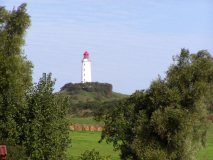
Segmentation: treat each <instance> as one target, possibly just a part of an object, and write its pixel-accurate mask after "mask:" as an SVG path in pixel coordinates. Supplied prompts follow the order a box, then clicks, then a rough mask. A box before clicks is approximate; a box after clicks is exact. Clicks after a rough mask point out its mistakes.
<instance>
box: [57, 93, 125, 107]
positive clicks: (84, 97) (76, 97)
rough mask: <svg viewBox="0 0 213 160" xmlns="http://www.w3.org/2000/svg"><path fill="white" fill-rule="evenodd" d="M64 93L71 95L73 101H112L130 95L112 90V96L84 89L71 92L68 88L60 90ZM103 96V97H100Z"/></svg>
mask: <svg viewBox="0 0 213 160" xmlns="http://www.w3.org/2000/svg"><path fill="white" fill-rule="evenodd" d="M60 93H62V94H63V95H67V96H69V97H70V99H71V101H72V103H74V104H76V103H82V102H89V101H111V100H120V99H123V98H128V97H129V95H126V94H121V93H116V92H112V95H111V96H105V95H103V94H100V93H98V92H87V91H84V90H81V91H80V92H79V93H75V94H73V93H71V92H70V91H67V90H62V91H60ZM100 96H101V98H100Z"/></svg>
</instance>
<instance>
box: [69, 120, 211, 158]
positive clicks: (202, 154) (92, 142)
mask: <svg viewBox="0 0 213 160" xmlns="http://www.w3.org/2000/svg"><path fill="white" fill-rule="evenodd" d="M72 120H73V121H74V122H76V123H80V124H83V123H84V124H96V123H97V122H96V123H95V121H94V120H93V119H92V118H91V117H89V118H74V119H73V118H72ZM81 122H83V123H81ZM69 134H70V138H71V139H72V143H71V147H70V148H69V149H68V150H67V155H68V158H71V157H73V158H75V159H77V158H78V157H79V156H80V155H81V154H83V153H84V152H85V151H86V150H90V151H91V150H92V149H95V150H96V151H99V153H100V155H101V156H107V155H111V158H112V160H119V152H118V151H116V152H115V151H113V149H114V148H113V145H112V144H107V143H106V142H105V141H103V142H102V143H98V141H99V140H100V138H101V132H92V131H70V132H69ZM212 159H213V124H212V127H211V131H210V133H209V135H208V142H207V146H206V148H203V149H202V150H201V151H199V153H198V154H197V157H196V160H212Z"/></svg>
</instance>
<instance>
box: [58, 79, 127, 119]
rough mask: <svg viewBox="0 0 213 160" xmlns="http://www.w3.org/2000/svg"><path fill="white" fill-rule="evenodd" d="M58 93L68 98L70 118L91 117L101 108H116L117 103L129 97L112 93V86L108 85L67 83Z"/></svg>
mask: <svg viewBox="0 0 213 160" xmlns="http://www.w3.org/2000/svg"><path fill="white" fill-rule="evenodd" d="M60 93H61V94H62V95H64V96H68V97H69V99H70V101H71V104H70V106H69V114H70V117H75V118H79V117H92V116H93V115H94V113H95V112H96V111H98V110H99V109H100V108H101V107H104V108H106V109H110V108H112V107H117V106H118V105H119V102H120V101H121V100H123V99H125V98H128V97H129V95H125V94H121V93H116V92H113V91H112V85H111V84H108V83H99V82H92V83H76V84H73V83H67V84H65V85H64V86H63V87H62V88H61V91H60Z"/></svg>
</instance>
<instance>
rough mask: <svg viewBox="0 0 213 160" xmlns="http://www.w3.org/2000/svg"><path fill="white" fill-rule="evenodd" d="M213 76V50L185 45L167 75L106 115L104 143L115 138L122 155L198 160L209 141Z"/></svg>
mask: <svg viewBox="0 0 213 160" xmlns="http://www.w3.org/2000/svg"><path fill="white" fill-rule="evenodd" d="M212 80H213V61H212V57H211V56H210V54H209V53H208V52H207V51H205V50H201V51H199V52H198V53H197V54H190V53H189V51H188V50H186V49H182V50H181V53H180V55H177V56H176V57H174V64H173V65H171V66H170V67H169V69H168V71H167V72H166V77H165V78H164V79H162V78H160V77H158V79H157V80H155V81H153V82H152V83H151V85H150V87H149V89H147V90H142V91H136V92H135V93H134V94H132V95H131V97H130V98H128V99H127V100H125V101H123V102H122V103H121V105H120V106H119V107H118V108H113V109H111V110H110V111H109V112H108V113H105V114H106V115H105V116H103V118H104V122H105V124H106V128H105V130H104V131H103V132H102V138H101V141H102V140H103V139H106V141H107V142H113V145H114V147H115V149H120V150H121V158H122V159H134V160H137V159H156V160H157V159H163V160H166V159H168V160H169V159H174V160H180V159H184V160H185V159H186V160H187V159H194V158H195V155H196V152H197V151H198V150H200V149H201V148H202V147H204V146H205V144H206V134H207V133H208V129H209V122H208V120H207V109H206V105H205V104H206V99H207V98H208V97H209V96H210V95H211V90H212ZM102 115H103V113H99V114H97V115H96V119H97V120H100V118H101V116H102Z"/></svg>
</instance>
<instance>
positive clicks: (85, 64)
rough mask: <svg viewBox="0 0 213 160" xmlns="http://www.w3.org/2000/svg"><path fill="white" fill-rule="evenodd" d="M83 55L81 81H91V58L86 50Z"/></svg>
mask: <svg viewBox="0 0 213 160" xmlns="http://www.w3.org/2000/svg"><path fill="white" fill-rule="evenodd" d="M83 56H84V58H83V60H82V74H81V83H86V82H92V76H91V60H90V59H89V53H88V52H87V51H86V52H85V53H84V54H83Z"/></svg>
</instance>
